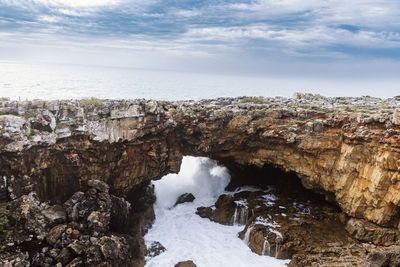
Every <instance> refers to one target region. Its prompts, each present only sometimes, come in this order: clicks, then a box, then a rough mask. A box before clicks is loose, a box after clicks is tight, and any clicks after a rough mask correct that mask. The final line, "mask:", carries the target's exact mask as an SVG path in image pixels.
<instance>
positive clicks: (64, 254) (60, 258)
mask: <svg viewBox="0 0 400 267" xmlns="http://www.w3.org/2000/svg"><path fill="white" fill-rule="evenodd" d="M55 259H56V260H57V262H60V263H61V264H62V265H66V264H67V263H68V262H70V261H71V259H72V254H71V252H70V250H69V249H68V248H62V249H61V251H60V254H58V255H57V256H56V257H55Z"/></svg>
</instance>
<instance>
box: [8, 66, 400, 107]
mask: <svg viewBox="0 0 400 267" xmlns="http://www.w3.org/2000/svg"><path fill="white" fill-rule="evenodd" d="M394 85H397V83H394V82H392V81H385V80H377V81H370V80H367V81H365V80H361V81H348V80H345V81H340V80H321V79H311V78H307V77H276V76H271V75H269V74H268V73H266V74H265V75H261V76H260V75H259V76H252V75H248V74H241V75H238V74H229V75H228V74H216V73H193V72H189V71H186V72H184V71H171V70H168V71H165V70H150V69H140V68H119V67H102V66H88V65H62V64H37V63H35V64H34V63H21V62H12V61H0V97H10V98H11V99H12V100H18V99H21V100H26V99H27V100H32V99H45V100H54V99H81V98H88V97H97V98H102V99H136V98H146V99H156V100H188V99H194V100H198V99H205V98H216V97H235V96H243V95H247V96H266V97H272V96H284V97H291V96H292V95H293V93H294V92H306V93H318V94H322V95H325V96H361V95H374V96H379V97H392V96H394V95H397V94H398V88H397V87H396V86H394ZM376 88H385V89H384V90H380V91H379V95H376V94H377V91H376Z"/></svg>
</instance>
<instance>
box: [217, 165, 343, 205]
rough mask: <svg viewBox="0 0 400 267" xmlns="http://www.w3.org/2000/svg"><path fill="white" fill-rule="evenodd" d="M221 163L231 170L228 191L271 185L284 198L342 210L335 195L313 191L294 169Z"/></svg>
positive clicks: (263, 187)
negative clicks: (305, 184) (321, 204)
mask: <svg viewBox="0 0 400 267" xmlns="http://www.w3.org/2000/svg"><path fill="white" fill-rule="evenodd" d="M221 164H223V165H224V166H226V167H227V169H228V170H229V173H230V176H231V180H230V182H229V184H228V186H227V187H226V190H228V191H235V190H236V189H237V188H240V187H244V186H254V187H257V188H260V189H264V190H266V189H268V188H270V187H271V186H272V187H273V188H274V190H276V192H277V193H278V194H279V195H280V196H281V197H284V198H288V199H293V198H296V199H297V198H301V199H304V200H310V201H314V202H317V203H324V204H326V203H327V202H329V204H330V205H332V206H333V207H335V208H336V209H338V210H340V208H339V206H338V204H337V203H336V201H335V198H334V196H333V195H332V194H331V193H329V192H325V191H323V190H318V191H313V190H310V189H307V188H305V187H304V186H303V184H302V182H301V179H300V178H299V176H298V175H297V174H296V172H294V171H285V170H283V169H282V168H280V167H278V166H275V165H272V164H265V165H264V166H262V167H259V166H255V165H239V164H235V163H232V161H227V160H224V161H221Z"/></svg>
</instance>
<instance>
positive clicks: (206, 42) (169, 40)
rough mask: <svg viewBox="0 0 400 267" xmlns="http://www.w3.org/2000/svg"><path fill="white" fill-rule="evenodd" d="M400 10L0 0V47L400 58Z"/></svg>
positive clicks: (323, 1) (317, 3) (300, 0)
mask: <svg viewBox="0 0 400 267" xmlns="http://www.w3.org/2000/svg"><path fill="white" fill-rule="evenodd" d="M399 16H400V1H398V0H352V1H345V0H308V1H304V0H279V1H278V0H239V1H230V0H222V1H210V0H204V1H194V0H181V1H173V0H165V1H160V0H147V1H141V0H0V35H1V36H9V37H8V38H7V40H0V48H1V45H2V44H7V45H9V44H10V45H9V46H8V47H9V49H11V48H10V47H12V45H11V44H14V45H15V46H16V47H17V46H20V45H21V40H23V42H24V43H23V44H24V47H28V46H29V45H32V46H36V45H37V43H42V42H43V46H45V44H47V45H48V46H57V45H60V44H62V43H63V42H66V43H69V45H70V46H75V47H76V49H78V48H79V49H84V50H85V49H87V50H90V49H89V48H88V47H90V46H91V47H94V48H93V49H99V51H103V50H102V49H107V51H108V53H110V57H112V54H113V53H116V52H115V51H117V50H121V49H122V50H131V51H146V52H147V51H157V52H160V53H165V54H169V55H171V56H175V55H179V56H181V55H182V56H183V55H187V56H189V55H203V56H210V55H214V56H218V55H220V54H224V55H227V57H228V56H229V55H231V56H232V57H233V58H234V57H237V56H238V55H240V56H244V57H246V58H247V60H252V59H253V58H262V59H264V60H269V59H274V58H278V57H285V58H286V59H290V58H293V59H295V60H303V61H314V60H323V61H326V62H329V61H336V60H341V59H351V58H359V57H360V56H362V57H363V58H364V59H368V58H369V59H390V60H398V61H400V52H399V50H400V21H399V20H398V17H399ZM37 38H39V39H37ZM68 40H74V41H73V42H69V41H68ZM43 49H45V48H43ZM35 51H36V50H35ZM0 56H1V53H0Z"/></svg>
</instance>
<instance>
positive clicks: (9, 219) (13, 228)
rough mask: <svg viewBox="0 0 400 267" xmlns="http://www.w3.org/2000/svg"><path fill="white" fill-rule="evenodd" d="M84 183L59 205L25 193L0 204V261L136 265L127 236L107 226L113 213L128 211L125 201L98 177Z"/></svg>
mask: <svg viewBox="0 0 400 267" xmlns="http://www.w3.org/2000/svg"><path fill="white" fill-rule="evenodd" d="M88 185H89V188H88V190H87V191H86V192H77V193H75V194H74V195H73V196H72V197H71V198H70V199H69V200H67V201H66V202H65V203H64V205H63V206H61V205H53V206H50V205H48V204H47V203H45V202H40V201H39V200H38V199H37V197H36V196H35V194H33V193H31V194H30V195H28V196H25V195H24V196H22V197H21V198H19V199H17V200H15V201H13V202H11V203H9V204H8V205H7V206H6V207H5V208H2V209H1V210H0V216H1V218H2V220H1V222H0V226H1V229H0V230H1V231H0V235H2V236H1V237H2V238H1V239H0V246H1V252H0V265H1V266H141V265H139V264H138V262H140V261H141V260H142V259H141V258H137V259H136V258H133V253H132V251H133V250H134V249H136V248H135V247H133V246H134V245H135V244H130V243H129V236H126V235H124V234H122V233H121V232H119V231H118V229H113V231H114V232H113V233H111V232H110V221H111V220H113V216H115V215H118V214H130V204H129V203H127V202H126V201H125V200H124V199H123V198H118V197H116V196H112V195H110V194H109V193H108V192H107V191H108V190H106V189H107V187H108V186H107V185H106V184H105V183H104V182H101V181H99V180H91V181H90V182H88ZM114 203H118V205H115V204H114ZM114 209H115V211H114ZM121 210H123V211H121ZM123 219H124V218H119V220H123ZM125 220H128V218H125ZM125 223H127V221H126V222H125ZM3 228H4V229H5V231H3V230H4V229H3ZM3 234H4V235H5V236H3ZM131 238H132V237H131ZM132 245H133V246H132ZM7 264H11V265H7Z"/></svg>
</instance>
